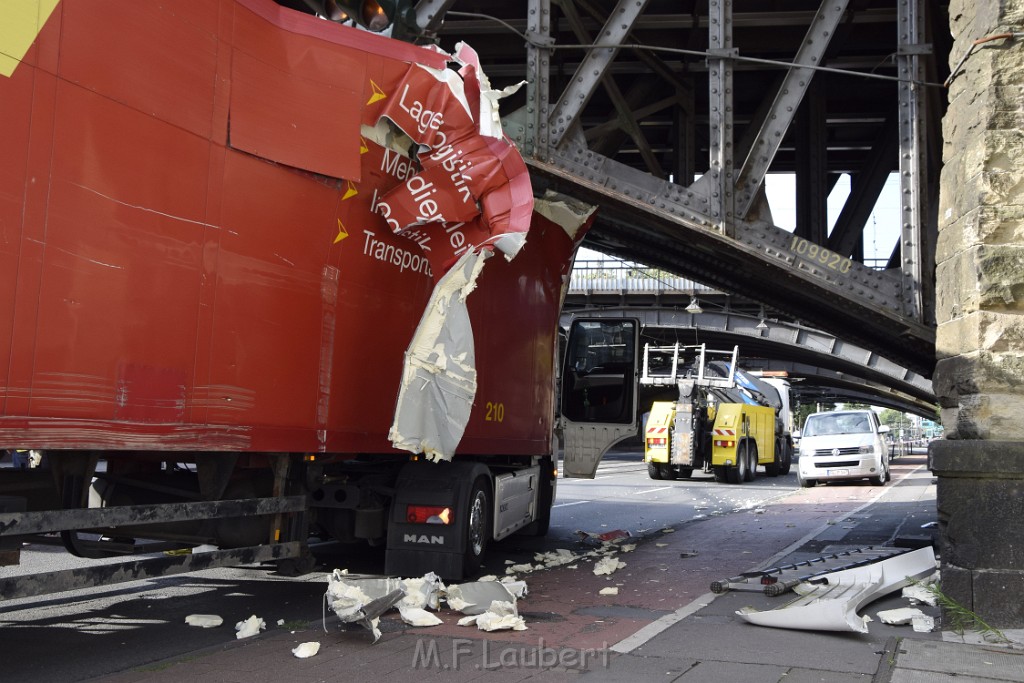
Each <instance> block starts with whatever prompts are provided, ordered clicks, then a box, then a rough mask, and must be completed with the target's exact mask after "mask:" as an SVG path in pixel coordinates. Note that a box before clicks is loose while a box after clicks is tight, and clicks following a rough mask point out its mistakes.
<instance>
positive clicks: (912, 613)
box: [878, 607, 924, 626]
mask: <svg viewBox="0 0 1024 683" xmlns="http://www.w3.org/2000/svg"><path fill="white" fill-rule="evenodd" d="M917 616H921V617H923V616H924V612H922V611H921V610H919V609H916V608H914V607H900V608H898V609H887V610H882V611H881V612H879V613H878V619H879V620H880V621H881V622H882V623H883V624H890V625H893V626H899V625H902V624H909V623H910V622H911V621H913V619H914V617H917Z"/></svg>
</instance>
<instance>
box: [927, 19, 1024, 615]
mask: <svg viewBox="0 0 1024 683" xmlns="http://www.w3.org/2000/svg"><path fill="white" fill-rule="evenodd" d="M949 16H950V27H951V30H952V35H953V38H954V41H955V43H954V47H953V50H952V53H951V55H950V67H951V68H954V69H955V71H954V73H953V75H952V76H951V81H949V82H948V86H949V88H948V98H949V108H948V111H947V114H946V117H945V119H944V121H943V144H944V150H943V162H944V166H943V170H942V179H941V197H940V206H939V235H938V244H937V253H936V284H937V286H936V322H937V335H936V360H937V364H936V367H935V374H934V377H933V380H934V388H935V393H936V395H937V396H938V398H939V404H940V407H941V416H942V423H943V426H944V427H945V430H946V438H945V440H942V441H936V442H933V443H932V445H931V448H930V450H929V463H930V467H931V469H932V471H933V472H934V473H935V474H936V475H937V477H938V517H939V525H940V532H941V548H940V550H941V555H942V568H941V570H942V589H943V592H945V593H946V594H947V595H949V596H950V597H952V598H953V599H954V600H956V601H957V602H959V603H960V604H961V605H964V606H965V607H967V608H969V609H971V610H972V611H974V612H975V613H976V614H977V615H978V616H979V617H981V618H982V619H984V620H985V621H986V622H987V623H988V624H990V625H991V626H995V627H997V628H1021V627H1024V599H1022V597H1021V596H1024V391H1022V388H1024V33H1022V32H1024V0H951V2H950V8H949ZM1007 34H1009V37H1008V36H1007ZM998 36H1002V37H998ZM986 38H991V40H987V41H985V42H979V43H976V41H979V40H980V39H986ZM958 65H959V67H958ZM957 67H958V68H957Z"/></svg>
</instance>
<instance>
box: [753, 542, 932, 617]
mask: <svg viewBox="0 0 1024 683" xmlns="http://www.w3.org/2000/svg"><path fill="white" fill-rule="evenodd" d="M934 571H935V553H934V552H932V549H931V547H930V546H929V547H926V548H921V549H920V550H915V551H913V552H909V553H903V554H901V555H897V556H895V557H890V558H888V559H885V560H881V561H879V562H874V563H872V564H868V565H864V566H862V567H855V568H853V569H844V570H842V571H838V572H832V573H830V574H824V575H822V576H820V577H817V578H815V579H814V583H807V582H805V583H801V584H799V585H798V586H796V588H794V589H793V590H794V591H795V592H796V593H798V594H799V596H800V597H798V598H796V599H795V600H793V601H791V602H789V603H788V604H786V605H784V606H782V607H780V608H778V609H773V610H765V611H759V610H756V609H754V608H752V607H745V608H743V609H742V610H739V611H738V612H737V614H738V615H739V616H740V618H742V619H743V620H744V621H748V622H750V623H752V624H757V625H759V626H771V627H774V628H794V629H805V630H814V631H855V632H857V633H867V632H868V626H867V622H868V621H870V618H869V617H867V616H865V617H859V616H857V610H858V609H860V607H862V606H863V605H866V604H867V603H869V602H871V601H872V600H874V599H875V598H878V597H880V596H882V595H885V594H887V593H891V592H893V591H895V590H897V589H899V588H902V587H903V586H906V585H907V584H909V583H911V582H912V581H915V580H918V579H921V578H923V577H926V576H930V575H931V574H932V572H934Z"/></svg>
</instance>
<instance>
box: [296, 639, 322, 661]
mask: <svg viewBox="0 0 1024 683" xmlns="http://www.w3.org/2000/svg"><path fill="white" fill-rule="evenodd" d="M317 652H320V643H318V642H316V641H310V642H308V643H299V645H298V646H297V647H295V648H293V649H292V654H293V655H295V656H296V657H298V658H299V659H306V658H307V657H312V656H313V655H315V654H316V653H317Z"/></svg>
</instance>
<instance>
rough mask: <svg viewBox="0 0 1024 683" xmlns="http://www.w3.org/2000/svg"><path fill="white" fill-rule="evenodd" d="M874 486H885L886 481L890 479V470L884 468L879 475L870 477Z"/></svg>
mask: <svg viewBox="0 0 1024 683" xmlns="http://www.w3.org/2000/svg"><path fill="white" fill-rule="evenodd" d="M869 481H870V482H871V485H872V486H885V482H887V481H889V470H888V469H887V468H884V467H883V468H882V473H881V474H880V475H878V476H877V477H871V478H870V479H869Z"/></svg>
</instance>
